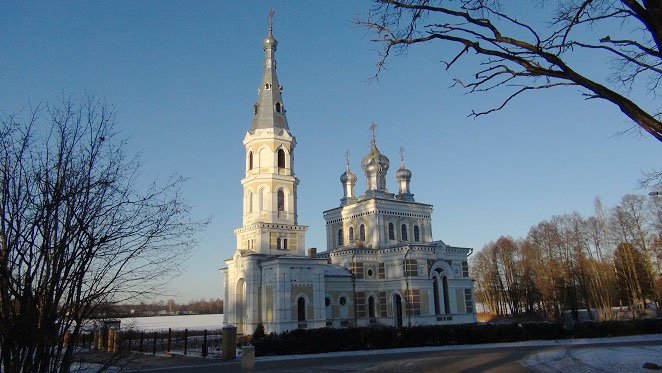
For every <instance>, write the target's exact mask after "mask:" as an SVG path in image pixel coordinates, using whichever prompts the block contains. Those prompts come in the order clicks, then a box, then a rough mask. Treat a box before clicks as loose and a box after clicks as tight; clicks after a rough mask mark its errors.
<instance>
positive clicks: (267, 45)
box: [262, 27, 278, 49]
mask: <svg viewBox="0 0 662 373" xmlns="http://www.w3.org/2000/svg"><path fill="white" fill-rule="evenodd" d="M262 45H263V46H264V49H276V47H277V46H278V41H276V39H275V38H274V35H273V33H272V30H271V27H269V33H268V34H267V37H266V38H264V42H262Z"/></svg>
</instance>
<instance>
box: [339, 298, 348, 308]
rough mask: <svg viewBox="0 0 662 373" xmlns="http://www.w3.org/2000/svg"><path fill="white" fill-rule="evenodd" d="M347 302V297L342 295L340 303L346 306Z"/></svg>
mask: <svg viewBox="0 0 662 373" xmlns="http://www.w3.org/2000/svg"><path fill="white" fill-rule="evenodd" d="M346 304H347V299H345V297H340V305H341V306H344V305H346Z"/></svg>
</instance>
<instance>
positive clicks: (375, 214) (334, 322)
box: [221, 27, 476, 334]
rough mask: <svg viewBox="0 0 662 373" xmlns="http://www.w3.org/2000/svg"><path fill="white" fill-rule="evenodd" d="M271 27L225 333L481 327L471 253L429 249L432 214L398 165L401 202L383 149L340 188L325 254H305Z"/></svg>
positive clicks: (229, 278)
mask: <svg viewBox="0 0 662 373" xmlns="http://www.w3.org/2000/svg"><path fill="white" fill-rule="evenodd" d="M277 44H278V43H277V42H276V39H274V37H273V34H272V30H271V27H270V28H269V33H268V35H267V37H266V38H265V39H264V42H263V46H264V52H265V59H264V76H263V78H262V83H261V85H260V87H259V93H258V98H257V102H256V103H255V105H254V107H253V123H252V125H251V127H250V129H249V130H248V132H247V133H246V136H245V137H244V141H243V143H244V146H245V147H246V173H245V177H244V178H243V179H242V180H241V184H242V186H243V201H244V202H243V218H242V226H241V228H238V229H235V231H234V233H235V235H236V238H237V244H236V245H237V246H236V250H235V252H234V254H233V255H232V257H231V258H229V259H227V260H225V265H226V266H225V267H224V268H221V272H222V274H223V286H224V290H225V296H224V318H223V323H224V326H225V325H228V324H231V325H234V326H236V327H237V329H238V330H237V331H238V332H239V333H244V334H252V333H253V332H254V331H255V328H256V327H257V325H258V324H259V323H262V324H263V325H264V328H265V331H266V332H267V333H270V332H282V331H285V330H292V329H301V328H306V329H310V328H322V327H334V328H340V327H346V326H367V325H374V324H380V325H393V326H414V325H431V324H438V325H443V324H459V323H473V322H475V321H476V316H475V308H474V293H473V285H472V281H471V278H470V277H469V267H468V264H467V257H468V256H469V255H470V254H471V252H472V249H470V248H464V247H454V246H450V245H447V244H445V243H444V242H442V241H440V240H436V241H435V240H434V239H433V237H432V219H431V216H432V205H430V204H426V203H420V202H416V201H415V200H414V195H413V194H412V193H411V191H410V186H409V184H410V180H411V177H412V173H411V171H410V170H408V169H407V168H405V166H404V162H401V165H400V168H399V169H398V170H397V171H396V172H395V178H396V180H397V184H398V193H391V192H389V191H388V190H387V189H386V177H387V172H388V170H389V167H390V161H389V159H388V158H387V157H386V156H385V155H383V154H382V153H381V152H380V151H379V149H378V148H377V143H376V141H375V135H374V127H373V138H372V143H371V146H370V149H368V151H367V154H366V155H365V157H363V159H362V161H361V168H362V171H363V173H364V174H365V178H366V190H365V192H364V193H363V194H362V195H356V194H355V187H356V182H357V177H356V175H355V174H354V173H352V171H350V167H349V160H348V161H347V168H346V170H345V172H344V173H343V174H342V175H341V176H340V181H341V184H342V188H343V198H342V199H341V203H340V206H339V207H336V208H332V209H330V210H327V211H324V219H325V220H326V238H327V240H326V241H327V251H324V252H319V253H318V252H317V250H316V249H308V250H306V246H305V235H306V230H307V229H308V227H307V226H305V225H299V222H298V221H297V187H298V185H299V179H298V178H297V177H296V176H295V173H294V149H295V147H296V139H295V137H294V136H293V135H292V133H291V132H290V128H289V126H288V123H287V118H286V115H285V113H286V110H285V106H284V104H283V99H282V95H281V93H282V87H281V86H280V84H279V83H278V78H277V77H276V60H275V51H276V47H277Z"/></svg>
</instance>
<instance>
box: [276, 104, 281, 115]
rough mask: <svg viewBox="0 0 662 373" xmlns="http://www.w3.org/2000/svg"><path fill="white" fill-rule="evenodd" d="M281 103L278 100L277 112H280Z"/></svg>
mask: <svg viewBox="0 0 662 373" xmlns="http://www.w3.org/2000/svg"><path fill="white" fill-rule="evenodd" d="M280 110H281V105H280V102H276V113H280Z"/></svg>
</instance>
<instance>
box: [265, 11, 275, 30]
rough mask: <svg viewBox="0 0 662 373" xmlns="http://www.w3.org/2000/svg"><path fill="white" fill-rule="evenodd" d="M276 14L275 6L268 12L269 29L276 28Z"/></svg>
mask: <svg viewBox="0 0 662 373" xmlns="http://www.w3.org/2000/svg"><path fill="white" fill-rule="evenodd" d="M274 14H276V12H275V11H274V9H273V8H271V9H269V13H268V14H267V22H268V24H269V31H271V30H273V28H274Z"/></svg>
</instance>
